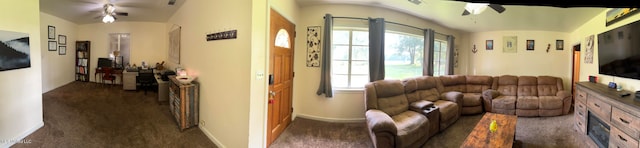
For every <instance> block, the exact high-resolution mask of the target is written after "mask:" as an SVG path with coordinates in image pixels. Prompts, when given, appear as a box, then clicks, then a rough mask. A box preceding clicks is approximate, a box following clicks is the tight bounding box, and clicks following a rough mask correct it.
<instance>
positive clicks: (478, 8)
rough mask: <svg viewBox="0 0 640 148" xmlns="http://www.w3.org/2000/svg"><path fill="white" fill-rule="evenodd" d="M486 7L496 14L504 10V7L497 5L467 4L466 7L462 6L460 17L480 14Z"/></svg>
mask: <svg viewBox="0 0 640 148" xmlns="http://www.w3.org/2000/svg"><path fill="white" fill-rule="evenodd" d="M487 7H489V8H491V9H493V10H495V11H496V12H498V13H502V12H504V11H505V10H506V9H505V8H504V7H502V5H498V4H488V3H467V5H466V6H464V11H463V12H462V16H465V15H469V14H474V15H475V14H480V13H482V12H483V11H484V10H485V9H487Z"/></svg>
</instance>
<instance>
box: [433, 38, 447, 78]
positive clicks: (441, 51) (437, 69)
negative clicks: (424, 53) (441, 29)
mask: <svg viewBox="0 0 640 148" xmlns="http://www.w3.org/2000/svg"><path fill="white" fill-rule="evenodd" d="M433 44H434V45H433V76H442V75H447V63H448V62H447V61H448V56H447V53H448V51H447V41H443V40H438V39H435V41H434V42H433Z"/></svg>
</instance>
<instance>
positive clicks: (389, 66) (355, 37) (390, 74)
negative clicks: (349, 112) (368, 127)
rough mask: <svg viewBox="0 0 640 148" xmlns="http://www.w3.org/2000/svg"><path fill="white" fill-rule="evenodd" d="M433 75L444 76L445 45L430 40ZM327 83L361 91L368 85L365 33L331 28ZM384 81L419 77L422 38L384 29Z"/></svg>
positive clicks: (439, 41) (441, 42)
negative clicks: (329, 78)
mask: <svg viewBox="0 0 640 148" xmlns="http://www.w3.org/2000/svg"><path fill="white" fill-rule="evenodd" d="M434 44H435V45H434V48H435V50H434V57H433V58H434V76H440V75H446V72H447V42H446V41H443V40H438V39H436V40H435V41H434ZM331 50H332V51H331V54H332V55H331V73H332V74H331V83H332V86H333V87H334V88H337V89H361V88H364V85H365V84H366V83H368V82H369V32H368V31H367V30H366V29H342V28H340V29H335V28H334V30H333V40H332V48H331ZM384 52H385V79H404V78H410V77H416V76H422V75H423V73H422V71H423V70H422V67H423V61H424V37H423V36H422V35H415V34H409V33H402V32H395V31H389V30H387V31H386V33H385V51H384Z"/></svg>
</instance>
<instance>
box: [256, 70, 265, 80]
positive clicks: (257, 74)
mask: <svg viewBox="0 0 640 148" xmlns="http://www.w3.org/2000/svg"><path fill="white" fill-rule="evenodd" d="M262 79H264V72H263V71H258V72H256V80H262Z"/></svg>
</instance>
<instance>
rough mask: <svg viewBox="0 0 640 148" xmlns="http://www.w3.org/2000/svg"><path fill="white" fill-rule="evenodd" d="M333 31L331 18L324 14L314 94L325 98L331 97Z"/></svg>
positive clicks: (329, 15)
mask: <svg viewBox="0 0 640 148" xmlns="http://www.w3.org/2000/svg"><path fill="white" fill-rule="evenodd" d="M332 31H333V16H331V14H326V15H325V16H324V30H323V35H324V36H322V59H320V61H321V62H322V63H321V64H320V66H321V69H320V86H319V87H318V91H317V92H316V94H318V95H322V94H324V96H325V97H333V90H332V88H331V33H332Z"/></svg>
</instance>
